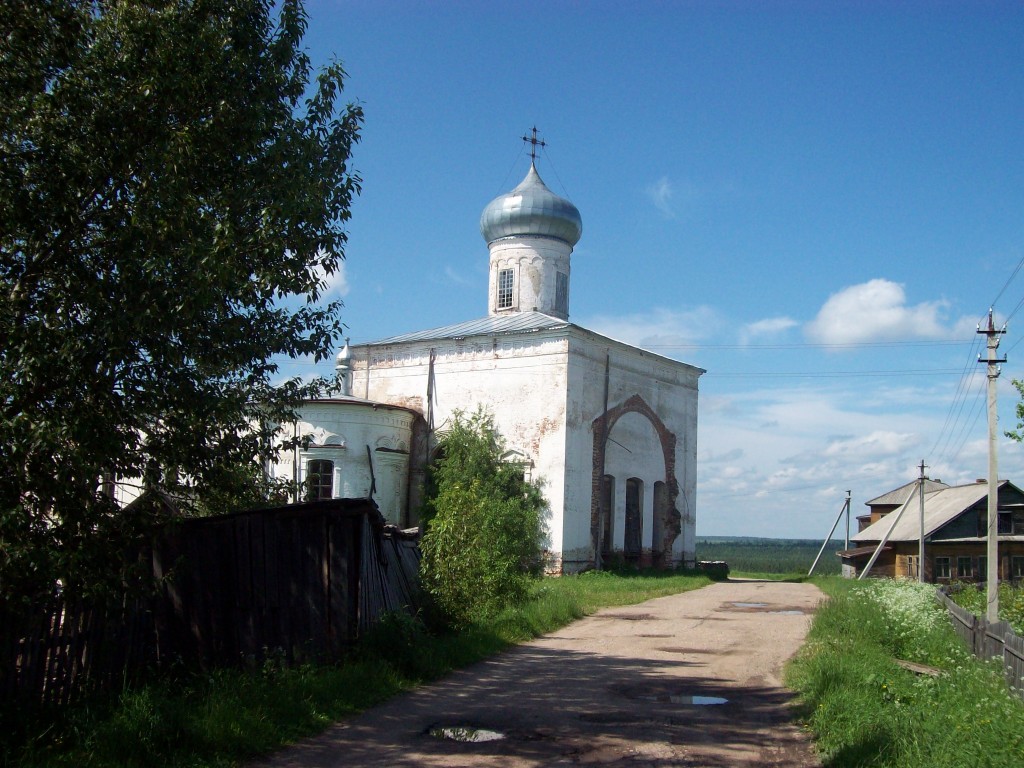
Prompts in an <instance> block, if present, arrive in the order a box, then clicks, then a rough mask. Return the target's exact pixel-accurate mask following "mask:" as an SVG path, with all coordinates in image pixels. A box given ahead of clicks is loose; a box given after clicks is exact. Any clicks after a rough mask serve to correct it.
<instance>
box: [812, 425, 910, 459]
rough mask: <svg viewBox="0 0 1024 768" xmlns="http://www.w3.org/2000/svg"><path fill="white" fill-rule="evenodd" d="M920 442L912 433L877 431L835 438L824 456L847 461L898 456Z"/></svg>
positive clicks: (826, 447)
mask: <svg viewBox="0 0 1024 768" xmlns="http://www.w3.org/2000/svg"><path fill="white" fill-rule="evenodd" d="M918 442H919V440H918V438H917V436H916V435H914V434H912V433H910V432H892V431H889V430H875V431H874V432H871V433H869V434H866V435H860V436H858V437H842V438H833V439H832V440H830V441H829V442H828V445H826V446H825V450H824V455H825V456H828V457H839V458H842V459H844V460H846V461H861V460H864V459H866V458H877V457H880V456H897V455H899V454H901V453H904V452H905V451H907V450H908V449H910V448H913V447H914V446H915V445H917V444H918Z"/></svg>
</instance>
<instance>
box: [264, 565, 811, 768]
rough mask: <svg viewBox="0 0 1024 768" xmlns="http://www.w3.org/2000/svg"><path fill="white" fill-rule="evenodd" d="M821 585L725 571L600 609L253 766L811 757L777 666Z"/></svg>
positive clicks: (802, 762)
mask: <svg viewBox="0 0 1024 768" xmlns="http://www.w3.org/2000/svg"><path fill="white" fill-rule="evenodd" d="M820 599H821V593H820V592H819V591H818V590H817V588H816V587H814V586H811V585H809V584H782V583H773V582H744V581H734V582H727V583H719V584H714V585H712V586H710V587H706V588H704V589H701V590H697V591H695V592H687V593H685V594H682V595H673V596H671V597H663V598H658V599H656V600H650V601H648V602H646V603H641V604H640V605H634V606H629V607H625V608H614V609H606V610H603V611H601V612H599V613H597V614H594V615H593V616H590V617H588V618H586V619H583V620H582V621H578V622H576V623H574V624H571V625H570V626H568V627H565V628H564V629H562V630H560V631H559V632H555V633H554V634H551V635H547V636H545V637H543V638H540V639H538V640H535V641H533V642H531V643H527V644H526V645H522V646H519V647H517V648H515V649H513V650H511V651H509V652H507V653H504V654H501V655H500V656H497V657H495V658H493V659H490V660H488V661H486V662H482V663H480V664H477V665H474V666H472V667H469V668H467V669H464V670H461V671H459V672H456V673H454V674H452V675H450V676H449V677H447V678H445V679H444V680H443V681H441V682H439V683H437V684H434V685H430V686H427V687H424V688H421V689H418V690H416V691H414V692H412V693H410V694H408V695H405V696H400V697H398V698H396V699H393V700H391V701H389V702H388V703H386V704H384V705H382V706H380V707H376V708H374V709H372V710H368V711H367V712H365V713H363V714H362V715H360V716H358V717H355V718H352V719H349V720H345V721H342V722H340V723H338V724H336V725H334V726H332V727H331V728H330V729H328V730H327V731H326V732H324V733H323V734H322V735H320V736H319V737H316V738H314V739H310V740H308V741H304V742H302V743H301V744H299V745H297V746H295V747H292V748H289V749H287V750H284V751H282V752H279V753H278V754H276V755H274V756H273V757H272V758H271V759H269V760H267V761H265V762H262V763H259V766H260V768H328V767H332V768H333V767H334V766H500V767H501V768H526V767H527V766H549V765H628V766H651V767H652V768H653V767H656V768H669V766H738V765H741V766H801V767H803V766H816V765H819V763H818V761H817V760H816V758H815V757H814V754H813V750H812V748H811V746H810V743H809V742H808V740H807V738H806V737H805V736H804V734H803V733H802V732H801V731H800V729H799V728H798V727H797V726H796V725H795V724H793V722H792V712H791V710H790V708H789V706H788V702H789V700H790V695H789V694H788V692H787V691H786V690H785V689H784V688H782V685H781V680H780V676H781V668H782V665H783V663H784V662H785V661H786V660H787V659H788V658H790V656H792V655H793V654H794V653H795V652H796V650H797V649H798V648H799V647H800V644H801V643H802V641H803V638H804V635H805V633H806V632H807V628H808V626H809V625H810V614H811V613H812V612H813V610H814V607H815V606H816V605H817V603H818V601H819V600H820ZM446 729H449V730H446ZM431 731H434V733H435V734H439V733H447V734H448V736H449V737H445V736H444V735H432V734H431ZM450 736H455V737H457V738H458V739H467V738H471V739H493V740H490V741H476V742H467V741H459V740H456V739H453V738H450ZM254 768H255V767H254Z"/></svg>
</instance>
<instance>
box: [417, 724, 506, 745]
mask: <svg viewBox="0 0 1024 768" xmlns="http://www.w3.org/2000/svg"><path fill="white" fill-rule="evenodd" d="M427 733H428V734H429V735H430V736H433V737H434V738H435V739H446V740H448V741H458V742H461V743H463V744H481V743H483V742H486V741H501V740H502V739H504V738H505V734H504V733H502V732H501V731H491V730H488V729H486V728H471V727H469V726H465V725H446V726H440V725H438V726H434V727H433V728H431V729H430V730H429V731H427Z"/></svg>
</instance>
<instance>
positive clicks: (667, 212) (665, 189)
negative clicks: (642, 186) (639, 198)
mask: <svg viewBox="0 0 1024 768" xmlns="http://www.w3.org/2000/svg"><path fill="white" fill-rule="evenodd" d="M646 191H647V196H648V197H649V198H650V199H651V202H652V203H654V207H655V208H657V209H658V210H659V211H661V212H662V214H663V215H664V216H665V217H666V218H669V219H674V218H675V217H676V212H675V210H674V209H673V208H672V196H673V189H672V183H671V182H670V181H669V180H668V177H667V176H662V177H661V178H660V179H658V180H657V181H656V182H655V183H654V184H651V185H650V186H649V187H647V190H646Z"/></svg>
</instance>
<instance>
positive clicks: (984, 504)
mask: <svg viewBox="0 0 1024 768" xmlns="http://www.w3.org/2000/svg"><path fill="white" fill-rule="evenodd" d="M919 503H920V502H919V497H918V494H917V481H915V482H913V483H908V484H907V485H905V486H901V487H900V488H897V489H895V490H893V491H890V492H889V493H886V494H883V495H882V496H879V497H877V498H876V499H872V500H871V501H869V502H867V504H868V507H869V508H870V509H871V514H870V515H866V516H864V517H865V518H866V523H867V524H866V525H865V526H863V527H862V529H861V530H860V531H859V532H858V533H857V534H856V535H854V536H852V537H851V542H852V543H854V544H856V546H855V547H853V548H851V549H848V550H846V551H843V552H840V553H839V556H840V557H841V558H842V561H843V573H844V575H847V576H857V575H859V574H860V573H861V572H862V571H863V570H864V568H865V567H866V566H867V563H868V561H869V560H870V558H871V556H872V554H873V553H874V551H875V549H876V548H877V547H878V544H879V543H880V542H881V541H882V540H883V539H886V538H887V541H886V545H885V547H883V549H882V552H881V553H880V554H879V556H878V559H877V560H876V561H875V563H874V565H873V566H872V567H871V572H870V575H872V576H889V577H897V578H901V577H902V578H913V579H916V578H918V568H919V566H920V563H919V562H918V559H919V540H920V536H921V525H920V509H919V506H918V505H919ZM904 506H905V507H906V508H905V509H903V512H902V514H899V511H900V509H902V508H903V507H904ZM998 514H999V531H998V536H999V578H1000V579H1022V578H1024V492H1022V491H1021V490H1020V489H1019V488H1018V487H1017V486H1015V485H1014V484H1013V483H1011V482H1010V481H1009V480H1000V481H999V490H998ZM858 519H859V520H860V519H862V518H858ZM987 527H988V483H986V482H985V481H978V482H976V483H971V484H969V485H959V486H947V485H945V484H943V483H939V482H938V481H931V480H926V481H925V494H924V539H925V553H924V576H925V580H926V581H931V582H949V581H983V580H984V579H985V577H986V572H987V559H986V551H987V538H986V533H987ZM890 529H891V533H890V532H889V531H890ZM887 533H888V534H889V535H888V537H887V536H886V534H887Z"/></svg>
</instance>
